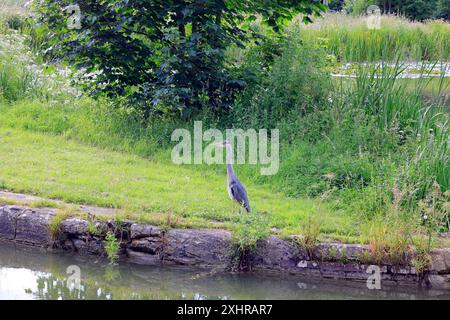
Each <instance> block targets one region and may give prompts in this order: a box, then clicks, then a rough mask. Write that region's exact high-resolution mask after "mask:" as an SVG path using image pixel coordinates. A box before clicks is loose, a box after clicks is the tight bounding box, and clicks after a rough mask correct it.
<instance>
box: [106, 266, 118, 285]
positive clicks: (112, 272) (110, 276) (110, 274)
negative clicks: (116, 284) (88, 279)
mask: <svg viewBox="0 0 450 320" xmlns="http://www.w3.org/2000/svg"><path fill="white" fill-rule="evenodd" d="M103 277H104V279H105V280H106V281H107V282H113V281H116V280H117V279H120V271H119V270H118V269H117V268H116V267H115V266H114V265H108V266H107V267H106V268H105V275H104V276H103Z"/></svg>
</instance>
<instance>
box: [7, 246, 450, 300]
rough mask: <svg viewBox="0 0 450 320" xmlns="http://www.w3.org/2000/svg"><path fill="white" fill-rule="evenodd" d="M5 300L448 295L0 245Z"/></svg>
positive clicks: (445, 297) (428, 296)
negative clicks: (118, 260) (110, 260)
mask: <svg viewBox="0 0 450 320" xmlns="http://www.w3.org/2000/svg"><path fill="white" fill-rule="evenodd" d="M78 272H79V275H80V277H79V279H80V281H79V282H77V281H76V279H77V278H76V275H77V274H78ZM74 279H75V280H74ZM4 299H39V300H40V299H44V300H49V299H51V300H53V299H60V300H61V299H63V300H65V299H223V300H225V299H268V300H272V299H303V300H306V299H450V294H449V293H447V294H445V293H443V292H434V291H423V290H416V289H410V290H400V289H399V288H389V289H386V288H384V290H375V291H374V290H369V289H367V288H366V286H365V284H363V283H358V284H350V283H348V282H333V281H330V280H328V281H312V280H310V279H304V278H301V277H298V276H295V277H294V276H283V277H279V276H277V277H275V276H262V275H256V274H229V273H223V272H214V271H205V270H197V269H192V268H187V267H167V266H165V267H150V266H139V265H134V264H127V263H120V264H119V265H116V266H111V265H109V264H108V263H107V262H106V261H104V260H101V259H98V258H95V257H80V256H73V255H69V254H67V253H64V254H63V253H60V254H55V253H49V252H46V251H45V250H39V249H30V248H24V247H18V246H14V245H11V244H9V243H1V242H0V300H4Z"/></svg>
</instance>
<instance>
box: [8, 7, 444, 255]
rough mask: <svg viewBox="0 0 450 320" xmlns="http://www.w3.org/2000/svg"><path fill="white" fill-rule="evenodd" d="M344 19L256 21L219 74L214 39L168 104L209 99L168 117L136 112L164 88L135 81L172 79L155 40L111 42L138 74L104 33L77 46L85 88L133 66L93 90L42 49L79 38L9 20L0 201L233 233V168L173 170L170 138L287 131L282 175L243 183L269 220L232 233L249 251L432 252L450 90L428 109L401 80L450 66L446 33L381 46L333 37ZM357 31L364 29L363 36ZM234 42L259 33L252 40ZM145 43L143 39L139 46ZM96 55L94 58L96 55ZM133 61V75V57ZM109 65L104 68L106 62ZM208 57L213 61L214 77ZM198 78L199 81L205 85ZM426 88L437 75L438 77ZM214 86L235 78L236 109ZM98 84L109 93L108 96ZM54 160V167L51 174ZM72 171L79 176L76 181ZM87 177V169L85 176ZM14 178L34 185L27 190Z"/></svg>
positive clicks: (398, 35)
mask: <svg viewBox="0 0 450 320" xmlns="http://www.w3.org/2000/svg"><path fill="white" fill-rule="evenodd" d="M144 2H146V3H153V2H152V1H144ZM275 2H276V1H274V3H275ZM52 3H56V2H55V1H52ZM98 3H103V2H98ZM104 3H109V2H108V1H106V2H104ZM164 3H166V2H164ZM183 3H184V2H183ZM233 3H234V2H233ZM277 3H278V2H277ZM298 3H306V2H303V1H302V2H298ZM169 4H173V3H172V2H167V5H169ZM123 5H124V7H123V8H120V7H118V8H117V11H114V10H112V11H114V12H111V11H109V12H110V13H108V14H111V15H112V17H109V18H108V19H110V18H111V19H113V18H114V17H115V16H116V14H117V12H122V11H121V10H128V9H126V3H125V2H124V3H123ZM318 8H319V7H318ZM90 10H93V9H90ZM127 12H128V11H127ZM133 12H134V11H133ZM55 14H56V13H55ZM286 14H287V15H288V16H290V15H291V14H292V12H291V11H288V13H286ZM202 17H203V16H202ZM336 17H337V18H339V17H342V16H339V15H334V16H328V15H327V16H325V18H324V20H323V21H322V20H317V21H315V22H314V23H313V24H311V25H308V26H305V25H304V24H303V23H302V22H301V21H302V19H301V18H300V19H294V20H293V21H292V22H291V23H290V24H288V25H284V28H280V29H278V28H277V27H276V24H275V25H274V24H273V23H264V21H262V20H264V19H262V20H261V19H256V20H255V21H252V22H251V23H250V24H249V28H250V29H248V30H252V32H253V33H252V34H251V35H252V36H251V37H250V35H248V36H249V37H250V38H248V39H247V38H245V39H242V40H241V42H242V43H238V42H237V41H235V39H228V40H227V42H224V43H220V44H218V47H216V49H219V51H220V52H217V53H214V54H213V53H211V54H213V57H215V58H214V59H212V60H208V59H209V58H211V56H210V55H209V56H208V55H204V53H205V52H206V51H205V50H210V49H211V48H210V47H211V46H209V45H208V49H207V48H206V47H205V46H204V45H206V44H209V42H208V41H210V40H211V39H209V38H208V37H210V36H211V34H210V32H205V33H203V34H202V37H206V38H207V39H204V40H201V41H200V43H197V44H196V45H195V46H194V47H193V48H194V49H195V52H196V53H195V55H197V54H199V52H202V53H201V54H200V55H201V57H202V58H201V59H200V60H198V61H196V62H195V63H193V64H192V65H184V63H182V62H183V61H185V60H183V59H181V58H179V59H181V60H179V61H178V64H176V66H177V68H179V69H177V70H186V73H185V74H184V75H183V77H188V76H187V75H190V76H189V77H188V78H189V79H185V78H171V79H170V81H169V80H167V81H169V83H168V84H170V85H169V87H170V88H172V89H173V90H174V91H171V92H166V93H170V94H171V95H172V94H173V93H174V92H176V94H175V96H178V97H182V96H180V92H183V91H184V90H185V89H186V88H190V90H191V89H192V88H202V90H203V89H204V90H206V91H201V90H199V91H197V92H196V93H195V94H193V93H192V92H189V95H188V96H189V98H187V100H186V99H184V98H183V99H181V100H182V101H181V100H180V99H178V98H177V99H172V98H170V99H169V100H166V98H167V97H166V98H164V99H163V100H158V101H164V102H163V103H162V102H161V103H162V104H159V105H158V103H156V104H152V103H151V101H152V100H153V99H155V98H156V97H161V95H160V94H156V91H151V90H150V91H145V92H146V94H147V96H144V98H143V99H144V101H136V99H135V97H137V96H139V99H141V98H142V93H143V91H140V90H141V89H142V88H144V86H145V85H147V84H151V85H153V84H154V83H155V81H156V83H157V82H158V81H159V80H157V79H156V80H155V79H154V78H153V76H157V75H158V72H156V71H155V73H154V74H153V73H151V77H152V79H151V81H150V80H146V79H144V77H146V76H144V75H143V74H142V72H138V71H139V70H140V69H139V68H143V67H144V66H143V64H145V63H150V64H155V68H156V67H162V66H163V65H164V64H165V62H166V59H165V58H166V57H167V56H165V54H167V53H164V52H158V51H161V50H162V48H163V47H164V46H165V45H167V43H165V42H161V41H159V38H158V36H154V38H152V39H151V41H150V40H149V42H148V43H147V42H145V41H144V40H145V38H142V37H141V36H137V35H135V34H134V33H128V31H123V29H122V28H124V27H127V25H126V24H125V25H124V24H122V25H120V23H119V21H116V22H117V23H119V25H120V27H118V26H117V25H114V26H113V27H112V28H113V29H114V30H112V31H111V32H113V34H114V37H116V36H119V37H124V38H122V39H123V40H124V43H127V44H128V43H129V42H130V41H131V39H133V41H134V40H136V41H138V42H139V46H136V47H133V52H135V51H134V50H136V51H137V53H136V54H137V57H139V59H138V60H137V61H129V60H124V59H122V57H123V52H122V53H121V54H120V50H121V49H120V48H117V50H116V48H115V49H114V51H112V49H111V46H110V45H106V44H107V43H109V42H108V41H106V42H105V43H104V44H103V45H102V44H101V42H99V41H98V38H97V37H100V38H102V37H103V36H104V35H99V34H100V33H101V32H106V31H105V30H104V29H102V28H97V29H96V30H97V31H96V32H97V33H96V32H93V35H89V36H88V37H87V38H82V37H81V36H80V38H82V39H76V41H78V42H73V45H75V44H78V45H79V44H80V43H81V46H82V48H83V50H82V52H78V51H76V50H75V49H74V48H71V47H64V48H62V47H61V48H62V49H63V50H68V51H64V52H65V53H67V52H70V55H69V57H70V58H71V59H72V58H73V59H72V60H74V61H73V62H75V65H77V64H79V63H81V64H82V65H81V66H83V67H85V68H87V69H86V70H84V74H85V73H86V72H91V71H96V69H95V68H94V69H92V70H91V69H89V68H90V66H89V65H84V64H83V63H84V62H86V61H95V62H98V63H99V65H97V67H96V68H99V66H102V65H103V63H108V62H110V61H111V60H109V59H112V58H113V57H114V56H115V55H116V54H117V57H121V59H117V60H118V61H116V62H117V63H119V64H118V65H114V66H115V67H117V66H119V67H123V68H124V69H122V72H120V73H118V74H111V75H108V73H105V74H103V76H100V77H97V80H96V81H94V82H91V83H89V82H88V83H87V85H88V86H86V81H85V80H83V81H82V83H80V81H75V83H72V85H70V84H69V83H68V82H69V79H72V80H73V79H77V77H79V76H80V75H83V73H80V72H79V69H78V71H77V69H73V68H72V69H71V67H70V65H66V64H64V61H63V60H62V59H61V58H62V57H61V56H60V54H61V53H60V52H58V50H53V51H49V50H46V49H48V48H49V46H51V45H52V46H54V47H58V44H60V45H61V46H65V45H66V44H67V41H73V40H74V38H73V37H76V35H75V34H76V31H75V30H72V31H70V34H69V35H68V36H67V37H66V36H65V35H66V31H67V30H63V31H58V30H59V29H56V30H57V31H58V32H57V33H56V35H57V36H60V37H62V40H61V38H56V39H59V40H55V39H54V38H52V39H49V38H48V37H47V36H46V34H47V31H46V30H48V29H46V28H48V26H47V25H46V24H45V23H48V20H44V22H45V23H44V24H42V25H40V26H38V27H35V26H34V24H30V23H29V22H27V21H25V20H24V19H22V18H17V16H14V17H11V16H9V17H7V18H5V19H4V21H3V22H2V26H1V33H2V38H1V39H0V57H1V58H0V128H1V129H0V139H2V140H4V141H7V142H8V143H7V144H4V145H3V146H2V147H1V148H2V149H0V154H1V155H2V157H3V158H2V162H3V164H0V168H1V170H2V171H1V173H0V186H1V187H2V188H10V189H14V190H18V191H24V192H35V193H39V194H42V195H44V196H48V197H57V198H63V199H65V200H67V201H71V202H82V203H92V204H97V205H103V206H114V207H119V208H122V209H126V211H128V212H133V214H136V212H138V213H141V215H140V218H142V219H147V220H150V221H153V222H158V223H167V221H168V220H169V221H172V222H170V223H169V224H170V225H171V224H172V223H173V224H181V225H184V226H199V225H201V226H205V225H206V226H217V225H218V226H220V227H222V226H225V227H231V228H232V227H233V225H232V224H231V223H232V222H238V221H239V218H237V217H230V215H229V214H228V212H227V205H228V202H227V199H226V193H225V189H224V187H223V186H224V179H223V178H222V177H223V175H224V168H221V167H211V166H206V165H201V166H191V167H189V166H185V167H177V166H174V165H172V164H171V163H170V150H171V147H172V145H171V142H170V135H171V133H172V131H173V129H175V128H180V127H185V128H188V129H192V128H191V127H192V121H193V120H202V121H203V122H204V126H205V127H206V126H207V127H217V128H220V129H225V128H230V127H235V128H243V129H245V128H255V129H258V128H279V129H280V131H281V137H280V141H281V162H280V172H279V173H278V174H277V175H275V176H268V177H267V176H266V177H264V176H260V175H259V174H258V172H259V171H258V168H257V167H255V166H250V165H243V166H238V168H237V171H238V173H239V176H240V178H241V180H242V181H243V182H244V183H245V184H246V185H247V186H248V189H249V194H250V199H251V201H253V202H254V203H255V204H256V205H255V208H256V212H259V213H261V214H262V215H261V216H258V215H256V217H253V216H252V217H250V218H245V219H257V220H251V221H250V222H252V221H253V222H255V223H254V224H253V225H257V227H258V228H260V229H257V230H256V231H255V230H253V229H252V230H249V228H251V227H249V226H251V225H252V224H251V223H250V224H248V223H243V224H239V225H238V228H237V229H236V230H235V231H236V232H237V234H240V235H241V237H243V238H244V240H245V241H250V242H251V241H252V240H254V238H258V237H260V236H262V235H266V234H267V233H268V232H269V230H270V231H271V232H280V233H283V234H294V233H304V234H306V235H308V236H309V237H310V238H313V240H312V241H313V242H314V241H315V240H317V239H316V238H317V237H319V235H320V237H322V238H323V237H325V238H332V239H345V240H346V241H361V242H365V243H371V244H373V245H374V246H376V247H377V248H379V247H381V248H391V249H392V248H396V249H398V248H401V249H405V246H407V245H409V244H415V245H418V246H420V245H421V243H422V242H420V241H421V239H423V238H422V237H421V236H423V235H428V236H431V235H432V236H435V235H436V234H437V233H438V232H443V231H446V230H448V225H447V224H448V219H449V213H448V212H449V211H448V210H449V191H448V190H449V177H450V172H449V170H450V166H449V164H450V162H449V151H448V139H449V128H448V116H449V113H448V105H446V99H448V94H449V88H448V79H446V78H445V77H441V78H439V77H438V78H437V85H436V88H435V89H436V90H435V91H434V92H433V94H432V96H431V97H427V98H424V97H423V95H422V93H423V89H424V88H425V87H428V86H429V84H430V80H429V79H427V78H426V77H423V78H422V79H419V80H415V81H413V82H407V81H402V80H401V79H399V77H400V74H401V72H402V69H403V65H402V61H403V59H408V60H410V61H413V60H422V59H445V58H446V57H448V54H449V53H450V52H449V47H448V43H446V42H445V39H446V38H447V39H448V35H449V26H448V24H446V23H443V22H431V23H427V24H421V23H410V22H407V21H405V20H404V19H401V18H394V17H390V18H385V19H384V20H383V21H384V22H383V28H382V29H381V30H379V32H375V33H373V38H370V37H368V35H369V32H367V29H365V28H364V24H362V23H361V22H360V20H358V18H350V17H346V18H345V19H346V20H345V21H346V23H343V22H342V21H341V28H340V29H337V28H335V24H333V22H332V21H333V19H337V18H336ZM210 18H211V19H214V17H209V16H208V15H207V16H205V17H204V19H206V20H205V21H204V22H205V25H206V26H210V21H211V20H209V19H210ZM17 19H19V20H17ZM233 19H237V17H236V16H233ZM268 19H269V20H270V16H268ZM15 21H19V22H18V23H17V24H16V22H15ZM114 21H115V20H114ZM208 21H209V22H208ZM334 21H336V20H334ZM355 21H356V22H358V23H359V25H358V28H354V23H355ZM334 23H335V22H334ZM128 27H130V26H128ZM128 27H127V28H128ZM153 27H154V26H146V27H145V28H150V29H151V28H153ZM234 27H235V28H237V29H239V30H242V32H244V31H245V32H244V33H247V32H249V31H246V30H247V29H246V27H245V26H244V24H242V25H241V24H236V25H235V26H234ZM134 28H136V29H133V30H134V31H133V32H135V31H136V30H140V29H139V28H138V27H137V26H134ZM14 29H17V30H14ZM169 29H172V30H171V31H170V32H175V38H176V41H180V36H181V37H183V32H182V31H180V30H179V28H178V26H177V25H175V26H170V28H169ZM173 29H175V30H173ZM181 29H183V28H181ZM184 29H185V32H186V35H185V37H187V36H188V34H189V35H190V37H192V34H193V33H192V22H188V23H187V25H186V26H185V28H184ZM237 29H236V30H237ZM418 29H419V30H423V32H424V33H425V32H426V33H427V34H430V35H431V36H432V40H430V41H428V40H427V39H426V37H422V36H420V35H417V30H418ZM87 30H90V29H89V28H88V29H87ZM187 30H189V31H187ZM208 30H209V29H208ZM233 30H235V29H233ZM59 32H61V33H59ZM167 32H169V31H167ZM170 32H169V34H171V33H170ZM221 32H222V31H221ZM224 32H225V31H224ZM230 32H231V31H230ZM239 32H240V31H239ZM239 32H238V33H239ZM116 33H119V35H116ZM231 33H233V34H234V31H233V32H231ZM256 34H257V35H258V40H257V41H258V42H256V43H255V37H254V36H255V35H256ZM111 36H112V35H111ZM90 37H94V38H90ZM361 38H364V39H367V40H366V41H362V40H361ZM114 39H115V38H114ZM387 39H388V40H387ZM392 39H395V41H392ZM90 40H94V42H93V43H91V44H89V41H90ZM191 40H192V39H191ZM55 41H56V42H55ZM59 41H61V42H59ZM133 41H131V44H130V45H132V44H133V43H134V42H133ZM152 41H153V42H152ZM211 41H212V40H211ZM224 41H225V40H224ZM380 43H381V45H380ZM197 45H198V46H197ZM186 46H187V44H186ZM186 46H184V45H181V46H179V47H178V46H176V48H173V50H180V52H179V54H181V55H182V56H184V55H185V54H186V51H188V48H187V47H186ZM78 48H80V47H78ZM380 48H381V50H380ZM141 49H142V50H144V51H142V52H141V51H140V50H141ZM74 50H75V51H74ZM147 51H151V56H149V58H148V61H147V60H146V59H144V58H143V57H144V56H145V54H144V53H145V52H147ZM155 52H156V53H155ZM424 52H425V53H427V54H424ZM44 53H47V55H45V54H44ZM77 54H79V56H77ZM155 54H156V55H157V58H156V57H155ZM406 54H407V55H406ZM73 55H75V56H73ZM129 56H130V59H131V57H132V56H134V55H129ZM103 57H105V59H107V60H105V61H102V58H103ZM205 57H209V58H207V60H206V61H205V60H203V58H205ZM219 57H220V58H219ZM216 58H217V59H218V60H215V59H216ZM205 59H206V58H205ZM380 59H382V60H385V61H386V60H389V61H391V62H392V64H391V65H389V66H387V65H384V64H377V65H370V64H368V65H365V64H361V65H359V66H358V67H357V70H356V72H357V77H356V79H354V81H348V82H345V81H337V80H336V79H333V78H332V77H331V76H330V73H331V72H332V70H333V68H335V66H336V65H337V64H338V63H339V62H346V61H356V62H363V61H372V60H375V61H378V60H380ZM33 62H34V63H33ZM167 62H168V63H169V64H168V65H167V67H170V68H174V66H175V65H174V64H170V59H169V60H168V61H167ZM114 63H115V62H114ZM120 63H125V64H124V65H120ZM134 63H136V66H134ZM199 64H200V65H199ZM203 64H205V67H207V68H206V69H203ZM200 66H202V67H201V68H200ZM208 66H209V67H208ZM197 67H199V68H200V69H201V70H200V71H199V72H198V73H196V72H195V71H196V70H197V69H196V68H197ZM127 68H131V69H127ZM184 68H187V69H184ZM208 68H209V69H208ZM102 70H103V69H102ZM152 70H153V69H152ZM158 70H164V68H163V69H158ZM97 71H98V69H97ZM111 71H112V70H111ZM153 71H154V70H153ZM153 71H152V72H153ZM128 72H129V73H130V74H128ZM418 72H419V73H422V74H426V73H427V70H426V69H424V70H418ZM210 73H211V77H214V78H215V79H216V80H217V79H219V78H220V79H223V77H224V76H225V74H226V76H227V77H228V76H230V78H229V79H233V81H236V79H238V80H239V83H240V87H239V90H237V89H236V90H234V91H233V95H228V93H227V101H226V103H227V107H224V108H222V107H219V109H220V111H219V112H217V108H218V107H217V105H216V103H217V101H222V100H221V99H220V98H217V96H215V95H214V93H211V91H209V90H213V91H214V90H215V89H213V87H204V86H203V84H204V82H203V81H204V79H203V78H201V77H203V76H204V75H207V74H210ZM67 74H69V76H68V75H67ZM75 75H76V77H75ZM110 76H111V77H112V78H109V77H110ZM194 76H195V77H197V76H199V77H200V78H199V79H198V82H197V84H196V85H193V83H192V81H194V79H193V78H192V77H194ZM103 77H106V78H103ZM162 79H164V78H162ZM183 79H184V80H183ZM116 80H117V81H116ZM97 81H103V82H104V81H109V82H107V84H106V86H103V87H100V86H99V83H98V82H97ZM164 81H165V80H164ZM164 81H163V82H162V83H165V82H164ZM195 81H197V80H195ZM218 81H219V80H218ZM220 81H222V80H220ZM117 83H120V85H118V84H117ZM78 85H80V86H78ZM89 85H91V86H92V87H89ZM108 85H111V87H110V88H108ZM197 85H198V86H197ZM136 86H138V87H139V86H142V87H139V88H135V87H136ZM219 87H220V86H219ZM85 88H88V89H89V88H90V89H92V88H97V89H105V90H97V91H98V92H96V93H97V95H96V99H95V100H94V99H92V98H90V97H88V96H86V95H81V96H80V93H82V92H83V91H82V90H83V89H85ZM120 88H122V89H123V90H122V89H120ZM155 88H156V87H154V88H153V89H152V90H163V87H161V86H159V85H158V88H157V89H155ZM79 90H80V91H79ZM163 91H164V90H163ZM112 92H114V93H115V94H111V93H112ZM158 92H159V91H158ZM214 92H216V91H214ZM136 93H139V94H138V95H136V96H135V94H136ZM222 94H225V92H222V93H220V95H222ZM205 95H206V97H205ZM213 97H214V98H213ZM198 103H200V104H201V106H200V107H199V106H198V105H197V104H198ZM155 106H157V107H155ZM146 108H150V109H146ZM174 110H175V112H174ZM176 110H178V111H179V110H184V111H183V112H177V111H176ZM192 110H194V112H193V111H192ZM205 129H206V128H205ZM70 140H72V141H70ZM86 145H88V146H86ZM105 149H106V150H105ZM14 150H16V151H14ZM39 150H41V151H39ZM58 150H60V151H61V154H58ZM27 154H29V156H28V157H27ZM48 154H52V155H53V156H52V159H51V160H48V159H47V157H48V156H47V155H48ZM19 155H20V156H19ZM97 157H98V159H97ZM17 158H19V159H23V160H21V161H17ZM146 159H150V160H151V161H150V162H149V161H147V160H146ZM30 163H31V164H32V165H30ZM67 163H70V165H71V166H75V168H76V170H75V171H71V170H68V169H67ZM86 163H90V164H91V167H90V169H89V170H87V169H85V167H86V165H85V164H86ZM18 166H20V168H21V170H23V172H27V174H24V173H23V174H21V175H17V170H18V169H17V168H18ZM64 168H66V169H64ZM116 171H117V172H118V173H117V172H116ZM61 172H63V174H62V175H60V173H61ZM46 177H49V178H48V179H49V180H48V181H46V180H45V179H46ZM186 177H187V178H186ZM185 178H186V179H187V180H186V181H188V182H186V181H185V180H184V179H185ZM185 184H189V186H190V188H189V190H187V189H186V188H183V187H182V186H183V185H185ZM130 186H131V187H130ZM173 188H175V189H176V190H175V191H173ZM150 191H151V192H153V193H152V194H153V197H152V196H151V195H149V192H150ZM167 212H169V214H168V213H167ZM171 215H173V216H171ZM168 216H169V217H168ZM256 222H257V223H256ZM246 237H250V239H247V238H246ZM430 239H431V238H430ZM245 241H244V243H245ZM386 250H387V249H386Z"/></svg>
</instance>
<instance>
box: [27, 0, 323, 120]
mask: <svg viewBox="0 0 450 320" xmlns="http://www.w3.org/2000/svg"><path fill="white" fill-rule="evenodd" d="M70 4H71V3H70V1H69V0H41V1H40V2H38V3H37V4H35V9H36V11H37V12H38V13H39V14H40V20H41V22H42V23H44V24H45V25H46V26H48V28H49V30H51V31H52V33H51V37H50V41H49V51H52V52H53V54H54V55H55V56H58V57H61V58H63V59H65V60H67V61H69V62H70V63H71V64H72V65H74V66H75V67H77V68H84V69H85V70H86V73H90V74H93V77H91V79H90V81H88V82H86V83H85V88H86V90H87V91H88V92H89V93H93V94H106V95H108V96H120V97H127V100H128V101H130V102H132V104H133V105H134V106H139V109H140V111H141V112H142V114H143V116H145V117H148V116H150V115H151V114H153V113H164V112H180V113H181V115H182V116H183V117H189V116H190V115H191V114H192V113H193V112H195V111H196V110H199V109H202V108H205V107H208V108H212V109H215V110H223V109H226V108H228V107H229V106H230V105H231V103H232V101H233V99H234V97H235V94H236V93H237V92H238V91H239V90H240V89H242V88H243V86H244V85H245V83H244V82H243V81H242V79H240V78H239V77H237V76H235V75H233V72H232V70H231V68H230V67H229V66H227V65H226V63H225V49H226V48H227V46H229V45H231V44H234V45H237V46H241V47H243V46H245V45H246V44H248V43H249V42H250V41H258V40H260V39H261V38H262V35H261V34H259V33H258V32H257V30H255V29H253V28H252V27H251V23H252V22H253V21H255V20H257V19H259V20H261V21H262V23H264V24H266V25H267V26H269V27H270V28H272V29H273V30H274V31H275V32H279V31H280V30H281V29H282V28H283V25H284V24H285V23H286V22H287V21H289V20H290V19H292V18H293V17H294V16H296V15H297V14H299V13H302V14H304V15H303V21H304V22H306V23H307V22H310V21H311V19H310V17H311V16H313V15H320V13H321V12H324V11H325V10H326V9H327V7H326V6H324V5H323V4H322V1H321V0H252V1H242V0H119V1H118V0H78V1H77V4H78V5H79V7H80V11H81V20H80V24H81V28H79V29H71V28H69V26H68V24H67V20H68V17H69V15H70V12H69V13H68V12H66V11H63V10H62V9H63V8H65V7H66V6H68V5H70Z"/></svg>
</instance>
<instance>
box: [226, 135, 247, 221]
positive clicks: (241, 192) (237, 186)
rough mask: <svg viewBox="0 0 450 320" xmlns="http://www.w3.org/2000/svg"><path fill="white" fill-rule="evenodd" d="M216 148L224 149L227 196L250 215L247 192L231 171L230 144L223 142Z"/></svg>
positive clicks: (231, 150) (231, 154)
mask: <svg viewBox="0 0 450 320" xmlns="http://www.w3.org/2000/svg"><path fill="white" fill-rule="evenodd" d="M218 146H220V147H224V148H226V158H227V190H228V195H229V196H230V199H231V200H232V201H235V202H237V203H238V204H239V206H240V207H241V206H242V207H244V208H245V210H246V211H247V213H250V211H251V209H250V204H249V202H248V197H247V192H246V191H245V188H244V186H243V184H242V183H241V182H240V181H239V179H238V178H237V177H236V174H235V173H234V170H233V149H232V147H231V144H230V143H229V142H228V141H227V140H225V141H224V142H222V143H219V144H218ZM240 207H239V213H240V212H241V208H240Z"/></svg>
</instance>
